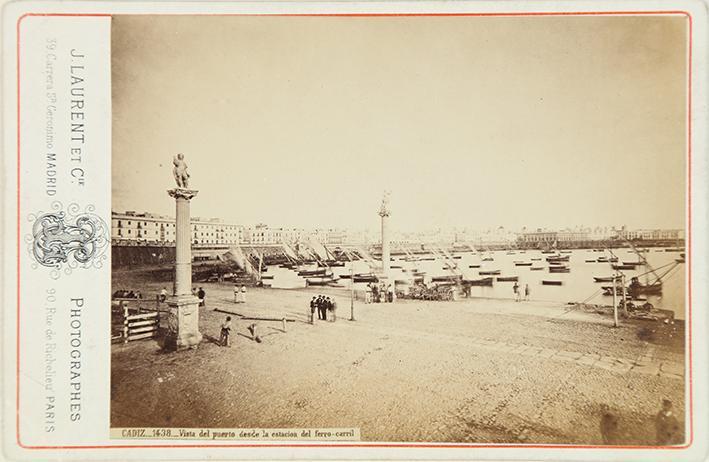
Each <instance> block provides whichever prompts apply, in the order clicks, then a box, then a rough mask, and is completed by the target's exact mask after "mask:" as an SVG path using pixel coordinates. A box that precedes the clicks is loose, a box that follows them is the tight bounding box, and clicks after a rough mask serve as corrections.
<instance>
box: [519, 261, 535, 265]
mask: <svg viewBox="0 0 709 462" xmlns="http://www.w3.org/2000/svg"><path fill="white" fill-rule="evenodd" d="M515 266H532V262H531V261H516V262H515Z"/></svg>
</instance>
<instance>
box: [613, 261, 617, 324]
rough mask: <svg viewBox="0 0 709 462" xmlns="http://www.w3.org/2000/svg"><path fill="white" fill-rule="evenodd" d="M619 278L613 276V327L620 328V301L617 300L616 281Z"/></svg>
mask: <svg viewBox="0 0 709 462" xmlns="http://www.w3.org/2000/svg"><path fill="white" fill-rule="evenodd" d="M617 280H618V276H617V275H616V274H615V273H614V274H613V288H612V290H613V327H618V299H617V298H616V291H617V290H618V288H617V286H616V281H617Z"/></svg>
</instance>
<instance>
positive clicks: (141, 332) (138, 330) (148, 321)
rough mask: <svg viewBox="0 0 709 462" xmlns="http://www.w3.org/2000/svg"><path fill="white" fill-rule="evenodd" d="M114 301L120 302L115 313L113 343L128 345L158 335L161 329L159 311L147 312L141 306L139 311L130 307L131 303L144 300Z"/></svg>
mask: <svg viewBox="0 0 709 462" xmlns="http://www.w3.org/2000/svg"><path fill="white" fill-rule="evenodd" d="M114 301H117V302H118V307H116V308H117V310H115V311H114V317H113V321H112V326H113V328H112V335H111V340H112V341H121V340H122V341H123V342H124V343H128V342H130V341H132V340H140V339H145V338H152V337H156V336H157V335H158V332H159V329H160V310H159V309H156V310H155V311H152V310H150V311H146V310H145V308H141V307H140V306H138V307H137V309H136V308H130V307H129V304H128V303H129V302H132V301H138V302H140V301H143V300H120V299H119V300H116V299H114ZM116 318H117V319H116ZM117 323H118V324H117ZM121 323H122V326H121Z"/></svg>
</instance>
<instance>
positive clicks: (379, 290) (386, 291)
mask: <svg viewBox="0 0 709 462" xmlns="http://www.w3.org/2000/svg"><path fill="white" fill-rule="evenodd" d="M364 302H365V303H382V302H386V303H393V302H394V286H393V285H392V284H389V285H385V284H384V283H383V282H382V283H380V284H375V283H372V282H370V283H368V284H367V288H366V289H365V292H364Z"/></svg>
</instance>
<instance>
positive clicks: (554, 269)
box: [549, 266, 571, 273]
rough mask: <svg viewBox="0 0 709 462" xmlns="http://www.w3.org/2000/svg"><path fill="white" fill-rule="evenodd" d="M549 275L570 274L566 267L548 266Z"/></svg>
mask: <svg viewBox="0 0 709 462" xmlns="http://www.w3.org/2000/svg"><path fill="white" fill-rule="evenodd" d="M549 272H550V273H570V272H571V269H570V268H569V267H568V266H550V267H549Z"/></svg>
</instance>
